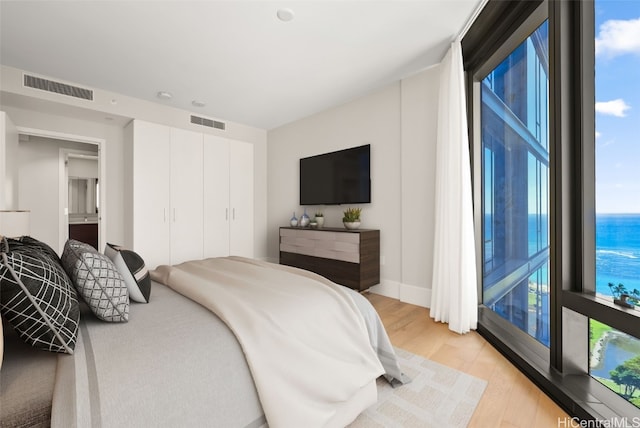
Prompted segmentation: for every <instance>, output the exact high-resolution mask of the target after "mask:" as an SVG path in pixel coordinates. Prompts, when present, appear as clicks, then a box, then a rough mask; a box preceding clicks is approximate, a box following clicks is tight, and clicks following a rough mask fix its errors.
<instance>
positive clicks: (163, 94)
mask: <svg viewBox="0 0 640 428" xmlns="http://www.w3.org/2000/svg"><path fill="white" fill-rule="evenodd" d="M157 96H158V98H160V99H161V100H170V99H171V98H172V97H173V95H171V92H165V91H160V92H158V94H157Z"/></svg>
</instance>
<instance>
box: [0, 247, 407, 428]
mask: <svg viewBox="0 0 640 428" xmlns="http://www.w3.org/2000/svg"><path fill="white" fill-rule="evenodd" d="M85 250H86V251H90V250H88V249H83V251H85ZM4 251H5V256H4V257H5V259H6V260H5V262H3V263H4V264H7V263H8V262H11V260H9V259H10V257H8V258H7V257H6V254H9V255H10V256H11V254H16V253H19V252H20V249H19V248H18V249H14V251H7V250H6V249H5V250H4ZM66 252H67V248H66V247H65V253H66ZM70 252H73V250H70ZM76 256H77V254H76ZM47 257H48V258H51V259H54V255H51V254H49V255H48V256H47ZM91 257H93V259H91V260H95V259H98V258H99V259H100V263H106V261H105V260H104V259H103V258H104V257H105V256H104V255H100V254H93V253H91ZM72 259H73V260H75V262H76V264H77V263H78V260H77V257H76V258H73V257H72ZM14 262H15V261H14ZM67 262H68V260H67ZM60 263H61V265H63V267H64V264H65V254H63V257H62V260H61V261H60ZM82 263H84V264H82ZM82 263H80V264H81V265H82V266H86V264H87V263H86V262H82ZM4 264H3V266H4ZM100 266H101V267H102V265H100ZM114 266H115V264H114ZM121 268H122V267H121ZM111 269H114V267H111ZM71 270H72V271H73V269H71ZM116 270H117V269H116ZM0 273H2V275H3V276H2V277H1V278H2V281H3V283H2V284H3V297H2V301H3V306H2V307H1V308H2V309H3V315H4V318H5V319H4V320H3V324H4V330H5V332H4V336H5V337H4V362H3V365H2V368H1V371H0V394H1V400H2V406H0V421H1V424H0V425H2V426H48V425H51V426H54V427H58V426H61V427H74V426H75V427H85V426H102V427H111V426H203V425H207V426H219V427H262V426H271V427H298V426H305V427H313V426H318V427H320V426H327V427H343V426H346V425H348V424H349V423H350V422H352V421H353V420H354V419H355V418H356V417H357V415H358V414H359V413H361V412H362V411H363V410H364V409H366V408H367V407H368V406H370V405H372V404H374V403H375V401H376V386H375V384H376V379H377V378H378V377H379V376H381V375H383V376H385V377H386V378H387V380H388V381H390V382H392V383H393V384H398V383H402V382H406V381H408V379H407V378H406V377H405V376H404V375H403V374H402V372H401V371H400V368H399V367H398V364H397V362H396V359H395V354H394V351H393V348H392V347H391V344H390V342H389V339H388V337H387V335H386V332H385V331H384V328H383V326H382V324H381V322H380V319H379V318H378V316H377V314H376V312H375V310H374V309H373V307H372V306H371V305H370V304H369V302H368V301H367V300H366V299H365V298H364V297H363V296H361V295H360V294H359V293H356V292H354V291H353V290H350V289H347V288H345V287H342V286H339V285H336V284H334V283H331V282H330V281H328V280H326V279H324V278H322V277H320V276H318V275H316V274H313V273H311V272H307V271H302V270H300V269H296V268H291V267H286V266H280V265H276V264H270V263H266V262H262V261H258V260H253V259H246V258H240V257H227V258H217V259H206V260H200V261H190V262H186V263H182V264H180V265H176V266H161V267H159V268H157V269H156V270H155V271H152V272H151V275H150V276H151V278H153V280H151V279H149V278H147V281H148V284H149V285H150V288H149V289H148V290H147V296H146V299H147V301H148V303H147V304H145V303H144V302H140V303H136V302H135V301H129V300H127V299H128V298H129V296H131V295H134V294H131V293H127V299H124V298H123V296H122V295H116V296H115V298H114V299H112V303H113V308H112V309H113V310H112V312H111V313H108V314H102V315H100V316H98V315H96V313H95V309H94V308H92V306H91V305H90V304H87V303H85V302H84V301H86V300H87V299H85V298H84V294H83V293H85V292H84V291H80V290H79V291H78V295H79V296H82V298H79V299H78V301H79V304H78V307H79V322H78V324H77V335H76V338H75V343H74V344H73V349H72V350H71V352H72V353H60V352H57V353H54V352H45V351H42V350H38V349H34V348H33V347H31V346H29V345H27V344H25V343H24V340H22V339H20V338H18V334H17V333H16V332H15V331H14V329H13V328H12V327H11V325H10V323H8V322H7V318H8V316H7V310H6V306H7V305H6V304H5V303H4V301H5V299H6V295H5V293H4V292H5V290H6V289H7V288H8V287H6V283H7V282H8V281H9V280H8V279H7V276H9V275H8V274H7V268H6V267H5V268H4V270H3V271H0ZM124 273H126V272H124ZM130 273H131V274H132V275H131V276H132V277H135V276H136V274H139V273H140V270H139V269H138V271H137V273H136V272H130ZM80 275H81V276H82V275H83V274H82V273H81V274H80ZM109 275H111V277H110V278H111V280H113V281H114V282H117V280H118V279H119V278H118V275H117V273H113V272H112V273H110V274H109ZM109 275H107V276H109ZM75 276H77V275H75ZM85 276H86V274H85ZM138 276H140V275H138ZM69 277H70V279H71V282H74V281H73V279H72V278H73V277H74V273H73V272H72V273H71V275H69ZM129 280H131V278H129ZM94 282H98V283H100V281H98V280H96V281H94ZM141 282H142V281H138V282H137V283H136V285H137V286H138V288H139V287H140V283H141ZM105 283H108V281H106V282H105V281H102V285H104V284H105ZM14 285H15V284H14ZM93 285H94V286H95V285H96V284H93ZM129 285H130V284H129ZM98 286H101V284H98ZM94 291H95V290H94ZM134 291H135V290H134ZM137 291H138V292H139V291H140V290H139V289H138V290H137ZM142 294H145V293H142ZM144 299H145V298H144V296H143V297H142V300H144ZM125 306H126V307H127V310H126V311H125V310H124V309H123V308H125ZM118 308H119V309H118ZM71 312H72V311H71ZM125 312H126V319H124V318H125V317H124V313H125ZM109 317H112V318H113V317H120V318H121V319H119V320H117V321H119V322H105V320H104V318H109ZM72 328H73V327H72ZM27 397H28V399H27Z"/></svg>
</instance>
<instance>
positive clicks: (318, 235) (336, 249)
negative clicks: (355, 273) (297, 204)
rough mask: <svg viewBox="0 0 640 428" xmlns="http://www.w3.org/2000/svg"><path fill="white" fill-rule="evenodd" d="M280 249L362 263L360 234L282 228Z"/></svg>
mask: <svg viewBox="0 0 640 428" xmlns="http://www.w3.org/2000/svg"><path fill="white" fill-rule="evenodd" d="M280 251H285V252H288V253H294V254H304V255H307V256H314V257H322V258H325V259H333V260H341V261H345V262H350V263H360V236H359V235H358V234H352V233H341V232H320V231H314V230H292V229H281V230H280Z"/></svg>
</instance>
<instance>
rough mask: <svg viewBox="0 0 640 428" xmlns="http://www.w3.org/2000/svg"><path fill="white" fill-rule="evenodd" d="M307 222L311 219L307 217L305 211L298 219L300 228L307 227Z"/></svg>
mask: <svg viewBox="0 0 640 428" xmlns="http://www.w3.org/2000/svg"><path fill="white" fill-rule="evenodd" d="M309 222H311V219H310V218H309V216H308V215H307V210H306V209H305V210H304V214H302V216H301V217H300V226H302V227H307V226H309Z"/></svg>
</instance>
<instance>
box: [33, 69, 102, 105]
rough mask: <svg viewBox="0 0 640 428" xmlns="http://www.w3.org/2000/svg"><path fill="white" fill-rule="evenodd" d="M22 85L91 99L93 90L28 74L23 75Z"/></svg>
mask: <svg viewBox="0 0 640 428" xmlns="http://www.w3.org/2000/svg"><path fill="white" fill-rule="evenodd" d="M24 86H26V87H28V88H35V89H41V90H43V91H47V92H55V93H56V94H62V95H67V96H69V97H76V98H81V99H83V100H89V101H93V90H91V89H86V88H80V87H78V86H71V85H67V84H66V83H60V82H55V81H53V80H47V79H43V78H41V77H36V76H30V75H28V74H25V75H24Z"/></svg>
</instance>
